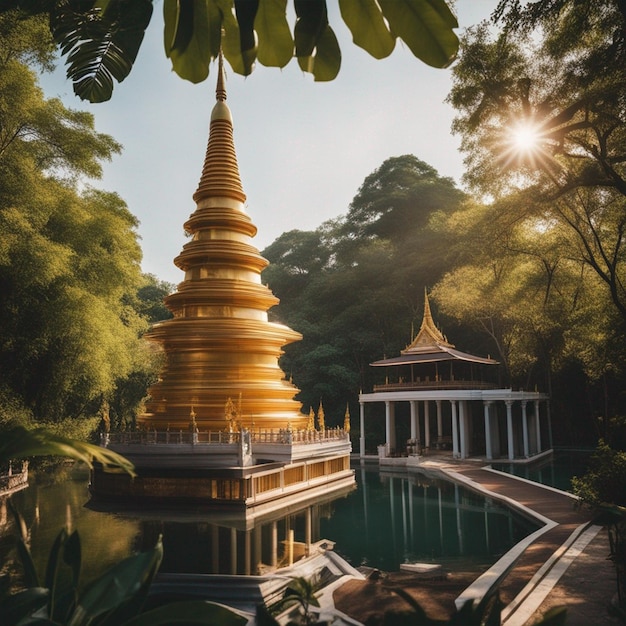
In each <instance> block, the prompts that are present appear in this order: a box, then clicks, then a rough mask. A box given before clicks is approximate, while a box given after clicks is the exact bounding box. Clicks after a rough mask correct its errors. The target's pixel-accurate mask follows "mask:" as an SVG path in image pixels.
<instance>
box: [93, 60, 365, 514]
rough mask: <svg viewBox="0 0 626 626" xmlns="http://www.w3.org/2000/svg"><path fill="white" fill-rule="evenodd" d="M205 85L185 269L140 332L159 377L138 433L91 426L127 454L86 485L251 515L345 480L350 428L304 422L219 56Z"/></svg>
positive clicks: (181, 262) (102, 493) (115, 496)
mask: <svg viewBox="0 0 626 626" xmlns="http://www.w3.org/2000/svg"><path fill="white" fill-rule="evenodd" d="M216 94H217V102H216V104H215V106H214V108H213V111H212V113H211V124H210V130H209V142H208V148H207V151H206V157H205V160H204V166H203V169H202V175H201V177H200V183H199V185H198V189H197V191H196V193H195V194H194V196H193V198H194V200H195V202H196V205H197V206H196V210H195V211H194V213H192V215H191V216H190V217H189V219H188V220H187V221H186V222H185V230H186V231H187V232H188V233H189V234H190V235H191V238H190V241H189V242H188V243H186V244H185V245H184V246H183V250H182V252H181V253H180V254H179V255H178V257H176V259H175V260H174V263H175V264H176V265H177V266H178V267H179V268H180V269H181V270H183V271H184V272H185V278H184V280H183V282H182V283H180V284H179V285H178V288H177V291H176V292H175V293H173V294H171V295H169V296H167V298H166V299H165V304H166V306H167V307H168V308H169V310H170V311H171V312H172V313H173V315H174V317H173V318H172V319H169V320H166V321H163V322H159V323H157V324H155V325H154V326H153V327H152V329H151V330H150V332H149V333H148V334H147V336H148V338H149V339H150V340H151V341H153V342H155V343H157V344H159V345H160V346H161V347H162V349H163V354H164V366H163V368H162V370H161V375H160V379H159V380H158V382H156V383H155V384H154V385H153V386H152V387H151V388H150V390H149V394H150V398H149V400H148V401H147V402H146V410H145V412H144V414H143V415H141V417H140V419H139V423H140V426H141V428H140V429H139V430H138V431H137V432H116V433H111V432H105V433H102V438H101V445H104V446H106V447H109V448H111V449H112V450H115V451H116V452H118V453H120V454H122V455H124V456H125V457H126V458H128V459H129V460H131V461H132V462H133V464H134V466H135V471H136V476H135V477H133V478H132V479H131V477H130V476H129V475H128V474H125V473H123V472H120V471H118V470H117V468H109V467H105V466H101V465H100V464H98V463H96V464H94V469H93V471H92V474H91V484H90V490H91V493H92V495H93V496H94V497H95V498H96V499H101V500H115V501H125V502H126V503H127V504H128V503H130V504H131V505H133V506H134V505H135V504H136V503H137V502H141V503H142V506H143V505H144V504H155V505H157V506H161V505H162V504H163V503H164V502H167V503H168V505H169V504H176V505H182V506H186V505H191V504H192V505H194V506H196V505H202V506H208V507H213V506H215V507H217V508H218V509H221V508H222V507H228V508H229V509H231V508H233V507H234V508H235V509H239V508H242V509H245V516H246V518H250V519H252V518H254V516H256V515H260V514H266V513H268V512H269V511H272V510H278V509H279V508H281V507H283V506H284V505H285V504H286V503H289V505H290V506H292V505H294V504H298V503H300V502H303V501H304V500H310V499H311V498H315V497H322V496H323V497H326V496H327V495H328V494H329V493H331V492H333V491H341V490H345V489H352V488H354V486H355V480H354V471H353V470H352V469H351V467H350V452H351V449H352V445H351V442H350V436H349V434H348V433H347V432H344V431H343V430H339V429H332V430H326V431H325V432H324V433H318V432H317V431H314V428H311V427H310V422H311V418H310V416H308V415H305V414H303V413H301V411H300V404H299V403H298V402H296V401H295V400H294V399H293V397H294V395H295V394H296V393H297V391H298V389H297V388H296V387H295V386H294V385H293V384H292V383H291V381H290V380H286V379H285V376H284V374H283V372H282V370H281V369H280V367H279V365H278V359H279V357H280V355H281V354H282V347H283V346H284V345H285V344H287V343H289V342H292V341H296V340H298V339H300V338H301V336H300V334H299V333H297V332H295V331H293V330H291V329H290V328H287V327H286V326H283V325H281V324H276V323H272V322H270V321H269V320H268V315H267V311H268V309H270V308H271V307H272V306H274V305H275V304H277V302H278V299H277V298H276V297H274V295H273V294H272V292H271V291H270V290H269V289H268V288H267V287H266V286H265V285H263V284H262V283H261V271H262V270H263V268H264V267H265V266H266V265H267V261H266V260H265V259H264V258H263V257H262V256H261V255H260V254H259V251H258V250H257V249H256V248H255V247H254V246H253V245H252V242H251V240H252V237H254V235H255V234H256V227H255V226H254V224H252V222H251V220H250V218H249V217H248V215H247V214H246V212H245V209H244V203H245V200H246V196H245V194H244V192H243V189H242V186H241V179H240V177H239V168H238V166H237V157H236V155H235V147H234V142H233V124H232V117H231V114H230V110H229V109H228V107H227V106H226V102H225V100H226V91H225V89H224V73H223V67H222V61H221V59H220V64H219V77H218V82H217V90H216ZM235 399H236V401H235Z"/></svg>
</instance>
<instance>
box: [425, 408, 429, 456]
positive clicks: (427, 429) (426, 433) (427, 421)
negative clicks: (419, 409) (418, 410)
mask: <svg viewBox="0 0 626 626" xmlns="http://www.w3.org/2000/svg"><path fill="white" fill-rule="evenodd" d="M424 446H425V447H426V448H430V405H429V402H428V400H424Z"/></svg>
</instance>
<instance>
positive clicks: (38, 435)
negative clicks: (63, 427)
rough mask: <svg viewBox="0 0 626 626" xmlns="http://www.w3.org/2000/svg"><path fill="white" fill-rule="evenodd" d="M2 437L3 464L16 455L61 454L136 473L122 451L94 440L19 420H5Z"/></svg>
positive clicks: (1, 459) (1, 457)
mask: <svg viewBox="0 0 626 626" xmlns="http://www.w3.org/2000/svg"><path fill="white" fill-rule="evenodd" d="M1 433H2V436H1V437H0V466H2V467H4V466H6V465H7V464H8V463H9V461H11V460H13V459H25V458H28V457H32V456H60V457H68V458H71V459H74V460H76V461H82V462H83V463H86V464H87V465H88V466H89V467H92V466H93V461H97V462H98V463H102V464H103V465H112V466H116V467H120V468H122V469H123V470H124V471H126V472H128V473H129V474H132V475H134V467H133V464H132V463H131V462H130V461H127V460H126V459H125V458H124V457H122V456H120V455H119V454H117V453H115V452H113V451H111V450H107V449H106V448H101V447H100V446H96V445H94V444H91V443H86V442H83V441H77V440H75V439H68V438H67V437H63V436H61V435H55V434H54V433H51V432H50V431H49V430H47V429H45V428H34V429H28V428H25V427H24V426H22V425H20V424H12V423H8V424H4V425H2V428H1Z"/></svg>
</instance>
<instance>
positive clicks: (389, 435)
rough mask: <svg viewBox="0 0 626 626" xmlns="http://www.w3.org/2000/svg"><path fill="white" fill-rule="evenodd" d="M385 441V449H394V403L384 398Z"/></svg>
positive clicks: (389, 450)
mask: <svg viewBox="0 0 626 626" xmlns="http://www.w3.org/2000/svg"><path fill="white" fill-rule="evenodd" d="M385 439H386V441H385V443H386V444H387V451H388V452H391V451H395V449H396V405H395V403H394V402H391V401H390V400H385Z"/></svg>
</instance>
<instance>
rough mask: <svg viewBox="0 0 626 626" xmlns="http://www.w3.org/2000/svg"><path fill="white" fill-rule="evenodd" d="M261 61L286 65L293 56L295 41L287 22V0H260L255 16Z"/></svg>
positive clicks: (266, 64)
mask: <svg viewBox="0 0 626 626" xmlns="http://www.w3.org/2000/svg"><path fill="white" fill-rule="evenodd" d="M254 29H255V31H256V33H257V36H258V57H259V63H261V64H262V65H265V66H267V67H285V66H286V65H287V64H288V63H289V61H291V59H292V58H293V53H294V42H293V37H292V35H291V30H290V28H289V24H288V23H287V0H260V2H259V10H258V11H257V13H256V17H255V18H254Z"/></svg>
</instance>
